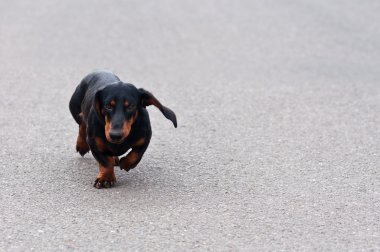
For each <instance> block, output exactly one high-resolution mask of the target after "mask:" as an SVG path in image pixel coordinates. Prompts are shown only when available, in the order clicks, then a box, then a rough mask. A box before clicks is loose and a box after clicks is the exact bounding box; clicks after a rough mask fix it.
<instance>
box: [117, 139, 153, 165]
mask: <svg viewBox="0 0 380 252" xmlns="http://www.w3.org/2000/svg"><path fill="white" fill-rule="evenodd" d="M148 144H149V142H148V143H147V144H144V145H142V146H135V147H133V148H132V150H131V151H130V152H129V153H128V155H127V156H125V157H122V158H121V159H120V164H119V165H120V169H122V170H126V171H129V170H131V169H133V168H135V167H136V166H137V164H138V163H139V162H140V160H141V158H142V156H143V155H144V152H145V151H146V149H147V148H148Z"/></svg>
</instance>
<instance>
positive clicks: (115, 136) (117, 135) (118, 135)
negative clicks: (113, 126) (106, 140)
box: [110, 131, 123, 142]
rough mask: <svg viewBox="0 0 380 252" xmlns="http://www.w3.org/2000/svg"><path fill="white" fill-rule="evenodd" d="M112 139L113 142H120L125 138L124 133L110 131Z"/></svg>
mask: <svg viewBox="0 0 380 252" xmlns="http://www.w3.org/2000/svg"><path fill="white" fill-rule="evenodd" d="M110 137H111V139H112V141H116V142H117V141H120V140H121V139H122V138H123V132H121V131H110Z"/></svg>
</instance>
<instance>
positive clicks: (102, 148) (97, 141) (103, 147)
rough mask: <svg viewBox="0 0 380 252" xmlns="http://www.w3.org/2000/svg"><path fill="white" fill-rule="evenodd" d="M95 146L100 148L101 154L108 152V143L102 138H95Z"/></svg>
mask: <svg viewBox="0 0 380 252" xmlns="http://www.w3.org/2000/svg"><path fill="white" fill-rule="evenodd" d="M95 145H96V147H97V148H98V150H99V151H101V152H106V151H108V147H107V145H106V143H105V142H104V141H103V139H101V138H100V137H95Z"/></svg>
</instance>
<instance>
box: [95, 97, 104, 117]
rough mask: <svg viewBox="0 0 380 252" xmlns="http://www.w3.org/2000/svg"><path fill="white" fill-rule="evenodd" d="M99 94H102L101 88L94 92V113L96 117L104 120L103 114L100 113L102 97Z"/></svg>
mask: <svg viewBox="0 0 380 252" xmlns="http://www.w3.org/2000/svg"><path fill="white" fill-rule="evenodd" d="M101 95H102V90H98V91H97V92H96V93H95V97H94V108H95V111H96V115H97V116H98V118H99V119H100V120H101V121H104V115H103V113H102V108H103V102H102V99H101Z"/></svg>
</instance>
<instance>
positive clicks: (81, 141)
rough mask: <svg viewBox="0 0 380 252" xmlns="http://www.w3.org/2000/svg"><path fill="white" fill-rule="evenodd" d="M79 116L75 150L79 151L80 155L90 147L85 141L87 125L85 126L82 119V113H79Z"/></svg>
mask: <svg viewBox="0 0 380 252" xmlns="http://www.w3.org/2000/svg"><path fill="white" fill-rule="evenodd" d="M79 118H80V124H79V133H78V138H77V145H76V149H77V152H79V154H80V155H81V156H84V155H85V154H86V153H87V152H89V151H90V147H89V146H88V144H87V141H86V135H87V133H86V131H87V126H86V123H85V122H84V121H83V118H82V114H79Z"/></svg>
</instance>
